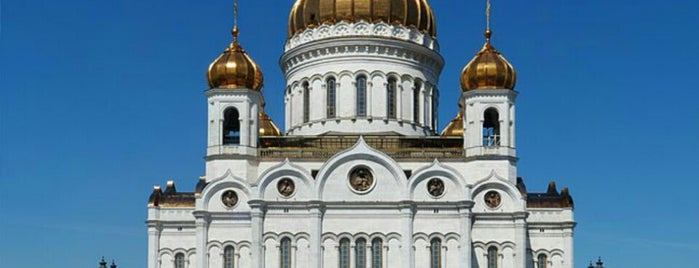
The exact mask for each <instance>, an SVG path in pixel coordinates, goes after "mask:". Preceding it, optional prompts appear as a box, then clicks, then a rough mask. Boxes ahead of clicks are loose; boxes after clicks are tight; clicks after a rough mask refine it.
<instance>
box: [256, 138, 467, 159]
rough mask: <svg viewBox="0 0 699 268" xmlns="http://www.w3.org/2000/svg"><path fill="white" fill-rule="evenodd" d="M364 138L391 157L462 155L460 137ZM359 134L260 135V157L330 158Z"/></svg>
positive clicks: (448, 156) (351, 143)
mask: <svg viewBox="0 0 699 268" xmlns="http://www.w3.org/2000/svg"><path fill="white" fill-rule="evenodd" d="M363 138H364V141H365V142H366V143H367V144H368V145H369V146H371V147H372V148H375V149H377V150H380V151H382V152H384V153H386V154H387V155H389V156H391V157H393V158H429V159H432V158H462V157H464V151H463V139H462V138H460V137H439V136H435V137H402V136H364V137H363ZM358 139H359V136H312V137H263V138H260V149H259V153H260V154H259V155H260V157H262V158H287V157H288V158H313V159H316V158H321V159H322V158H330V157H332V156H333V155H335V154H337V153H339V152H341V151H343V150H346V149H348V148H350V147H352V146H353V145H354V144H356V143H357V140H358Z"/></svg>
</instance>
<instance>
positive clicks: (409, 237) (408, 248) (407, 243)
mask: <svg viewBox="0 0 699 268" xmlns="http://www.w3.org/2000/svg"><path fill="white" fill-rule="evenodd" d="M413 207H414V206H413V204H412V203H411V202H404V203H401V204H400V214H401V223H402V226H401V227H402V228H401V248H402V249H403V267H404V268H414V267H415V256H414V255H415V249H414V248H413V218H414V214H415V213H414V208H413Z"/></svg>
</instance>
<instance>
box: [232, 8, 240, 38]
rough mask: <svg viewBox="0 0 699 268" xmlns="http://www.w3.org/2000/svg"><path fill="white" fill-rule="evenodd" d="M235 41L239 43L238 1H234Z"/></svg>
mask: <svg viewBox="0 0 699 268" xmlns="http://www.w3.org/2000/svg"><path fill="white" fill-rule="evenodd" d="M232 33H233V40H234V41H238V34H240V32H239V31H238V0H233V31H232Z"/></svg>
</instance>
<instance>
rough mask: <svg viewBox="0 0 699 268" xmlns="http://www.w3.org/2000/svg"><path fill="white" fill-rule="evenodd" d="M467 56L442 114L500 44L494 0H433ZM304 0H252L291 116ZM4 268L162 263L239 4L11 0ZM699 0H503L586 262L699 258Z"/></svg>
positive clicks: (509, 53)
mask: <svg viewBox="0 0 699 268" xmlns="http://www.w3.org/2000/svg"><path fill="white" fill-rule="evenodd" d="M430 2H431V4H432V5H433V8H434V10H435V12H436V15H437V19H438V23H439V24H438V25H439V40H440V43H441V47H442V54H443V56H444V57H445V59H446V61H447V64H446V67H445V70H444V72H443V74H442V77H441V81H440V84H439V86H440V89H441V107H440V122H441V123H440V124H441V125H442V126H443V125H445V124H446V123H447V122H448V121H449V120H450V119H451V118H452V117H453V116H454V114H455V113H456V107H457V106H456V99H457V96H458V94H459V92H460V91H459V87H458V77H459V74H460V71H461V68H462V67H463V66H464V65H465V64H466V63H467V62H468V60H470V58H471V57H472V55H473V54H474V53H475V52H476V51H477V50H478V49H479V48H480V47H481V45H482V43H483V38H482V32H483V25H484V19H483V14H484V11H483V10H484V6H485V3H484V2H485V1H484V0H470V1H456V0H431V1H430ZM292 4H293V1H292V0H255V1H250V0H241V5H240V8H241V12H242V14H241V18H240V26H241V31H242V33H241V41H242V44H243V46H244V47H245V48H246V49H247V50H248V52H249V53H250V54H251V55H252V57H253V58H254V59H255V60H256V61H257V62H258V63H259V64H260V65H261V66H262V68H263V71H264V74H265V77H266V80H265V85H266V87H265V89H264V94H265V97H266V99H267V102H268V110H269V113H270V114H271V115H272V116H273V118H274V119H275V120H276V122H277V123H282V122H283V121H284V120H283V99H282V92H283V88H284V80H283V77H282V75H281V71H280V69H279V67H278V59H279V57H280V55H281V53H282V47H283V43H284V41H285V38H286V20H287V16H288V12H289V10H290V7H291V5H292ZM0 5H1V6H2V14H1V15H2V17H1V19H2V28H1V37H0V38H1V39H0V40H1V42H0V63H1V65H0V66H1V67H0V191H1V193H0V266H1V267H12V268H14V267H56V268H69V267H70V268H75V267H96V265H97V261H98V259H99V257H101V256H103V255H104V256H106V257H107V258H110V259H111V258H115V259H117V260H118V263H119V265H120V267H122V268H127V267H145V265H146V247H147V237H146V228H145V224H144V220H145V218H146V203H147V198H148V195H149V194H150V192H151V190H152V186H153V185H154V184H164V183H165V181H167V180H169V179H173V180H175V181H176V182H177V183H178V186H179V187H178V188H179V189H180V190H187V191H191V190H193V188H194V185H195V183H196V180H197V178H198V177H199V176H200V175H203V172H204V163H203V158H202V157H203V155H204V144H205V120H206V119H205V116H206V114H205V109H206V106H205V99H204V95H203V92H204V90H205V89H206V87H207V85H206V79H205V72H206V69H207V66H208V64H209V63H210V62H211V61H212V60H213V59H214V58H215V57H216V56H217V55H218V54H219V53H220V52H221V51H222V50H223V49H224V48H225V47H226V45H228V43H229V41H230V35H229V32H230V28H231V25H232V18H231V17H232V16H231V3H230V1H228V0H207V1H165V0H148V1H144V0H120V1H95V0H69V1H56V0H5V1H2V3H0ZM698 9H699V2H697V1H694V0H675V1H661V0H644V1H635V0H634V1H632V0H621V1H609V0H588V1H565V0H546V1H504V0H494V2H493V15H494V19H493V27H494V29H493V30H494V32H495V35H494V39H493V42H494V44H495V46H496V47H497V48H498V49H499V50H500V51H501V52H503V53H504V55H505V56H506V57H507V58H508V59H509V60H510V61H511V62H512V63H513V64H514V66H515V68H516V69H517V71H518V73H519V81H518V85H517V90H518V91H519V92H520V96H519V98H518V102H517V106H518V107H517V108H518V111H517V120H518V122H517V123H518V129H517V131H518V132H517V134H518V136H517V138H518V150H519V156H520V157H521V160H520V162H519V167H520V168H519V172H520V175H521V176H523V177H524V178H525V180H526V183H527V186H528V189H529V190H530V191H545V188H546V184H547V183H548V182H549V181H550V180H555V181H557V182H558V185H559V189H560V187H570V188H571V192H572V194H573V196H574V198H575V202H576V210H575V212H576V219H577V221H578V223H579V224H578V227H577V229H576V234H575V247H576V250H575V261H576V267H585V265H586V264H587V261H588V260H590V259H593V258H596V257H597V256H599V255H601V256H603V257H604V258H605V260H606V264H607V267H610V268H620V267H699V257H698V256H699V242H697V241H699V228H698V227H699V194H697V190H699V175H698V174H699V173H698V172H697V170H696V168H698V167H699V154H698V151H699V108H698V106H699V105H698V104H697V98H698V97H699V88H698V86H697V78H698V77H699V74H698V73H699V72H697V71H699V68H698V67H697V66H699V65H698V63H699V53H697V49H699V34H698V33H699V30H697V26H698V25H699V19H697V14H696V13H697V12H696V10H698Z"/></svg>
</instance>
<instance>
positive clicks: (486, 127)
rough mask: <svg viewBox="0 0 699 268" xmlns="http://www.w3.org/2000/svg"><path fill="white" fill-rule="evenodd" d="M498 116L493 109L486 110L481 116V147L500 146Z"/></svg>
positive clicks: (496, 111)
mask: <svg viewBox="0 0 699 268" xmlns="http://www.w3.org/2000/svg"><path fill="white" fill-rule="evenodd" d="M499 117H500V116H499V115H498V110H497V109H495V108H488V109H487V110H485V113H484V114H483V146H485V147H497V146H500V118H499Z"/></svg>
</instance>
